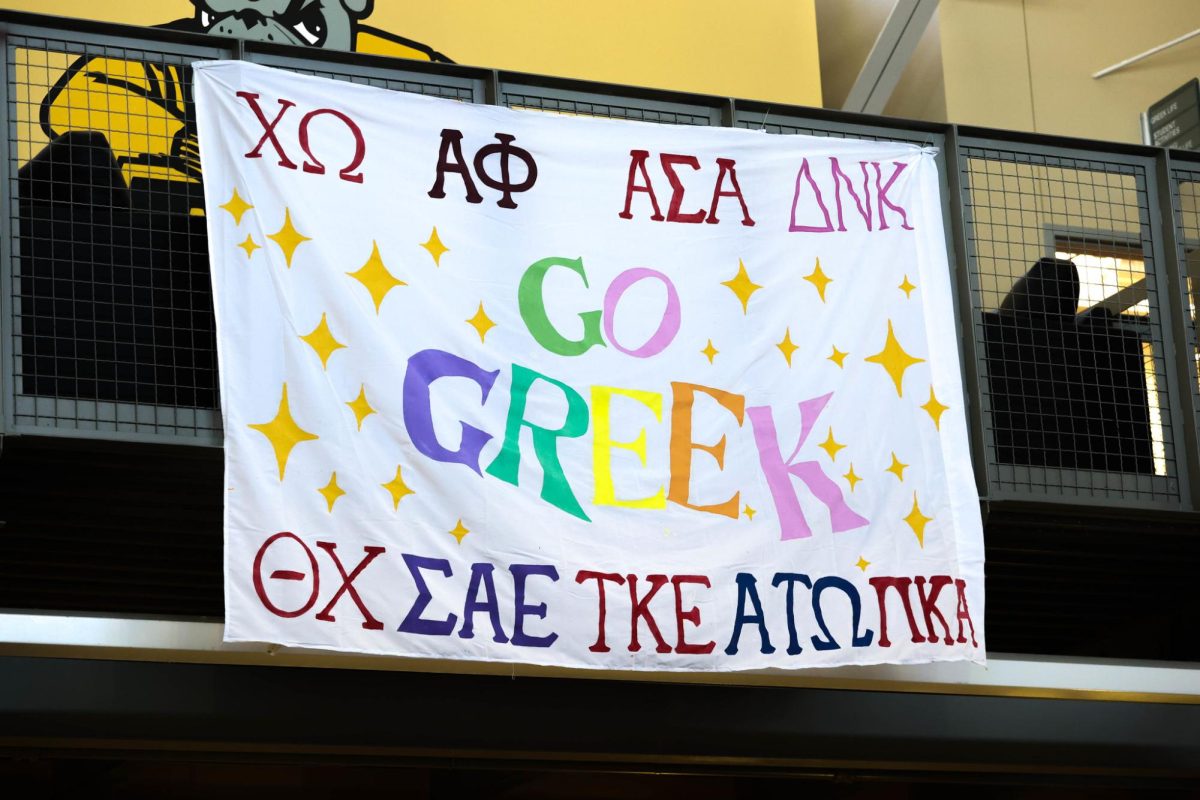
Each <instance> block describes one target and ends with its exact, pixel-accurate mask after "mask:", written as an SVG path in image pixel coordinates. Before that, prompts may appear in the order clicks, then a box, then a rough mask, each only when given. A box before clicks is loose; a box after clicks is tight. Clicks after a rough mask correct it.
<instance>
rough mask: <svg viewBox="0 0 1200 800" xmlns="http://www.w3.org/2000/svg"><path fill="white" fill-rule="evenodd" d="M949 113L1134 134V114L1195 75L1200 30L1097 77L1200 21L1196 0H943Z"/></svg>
mask: <svg viewBox="0 0 1200 800" xmlns="http://www.w3.org/2000/svg"><path fill="white" fill-rule="evenodd" d="M939 16H940V21H941V38H942V60H943V64H944V72H945V85H946V108H947V114H948V116H949V118H950V119H951V120H953V121H955V122H961V123H968V124H977V125H987V126H990V127H998V128H1010V129H1018V130H1032V131H1037V132H1039V133H1049V134H1061V135H1066V136H1080V137H1084V138H1089V139H1105V140H1111V141H1124V142H1140V141H1141V131H1140V128H1139V126H1138V113H1139V112H1142V111H1145V110H1146V108H1147V107H1148V106H1149V105H1150V104H1151V103H1153V102H1154V101H1156V100H1158V99H1160V98H1162V97H1163V96H1165V95H1167V94H1169V93H1170V92H1171V91H1173V90H1174V89H1176V88H1178V87H1179V86H1181V85H1183V84H1184V83H1185V82H1187V81H1188V80H1190V79H1191V78H1194V77H1196V76H1197V75H1200V38H1197V39H1193V40H1191V41H1189V42H1186V43H1184V44H1181V45H1178V46H1176V47H1175V48H1173V49H1171V50H1168V51H1165V52H1163V53H1160V54H1158V55H1155V56H1152V57H1150V58H1149V59H1147V60H1145V61H1142V62H1140V63H1138V64H1136V65H1134V66H1131V67H1128V68H1126V69H1124V70H1122V71H1120V72H1116V73H1114V74H1112V75H1109V76H1107V77H1105V78H1101V79H1099V80H1097V79H1094V78H1092V74H1093V73H1094V72H1097V71H1098V70H1101V69H1103V68H1105V67H1107V66H1110V65H1112V64H1115V63H1117V62H1118V61H1122V60H1124V59H1126V58H1129V57H1130V56H1133V55H1136V54H1138V53H1140V52H1142V51H1144V50H1148V49H1150V48H1151V47H1155V46H1157V45H1160V44H1163V43H1164V42H1167V41H1169V40H1171V39H1174V38H1176V37H1178V36H1182V35H1183V34H1185V33H1188V32H1190V31H1193V30H1195V29H1196V28H1200V2H1197V0H1140V2H1132V1H1131V0H942V2H941V4H940V6H939Z"/></svg>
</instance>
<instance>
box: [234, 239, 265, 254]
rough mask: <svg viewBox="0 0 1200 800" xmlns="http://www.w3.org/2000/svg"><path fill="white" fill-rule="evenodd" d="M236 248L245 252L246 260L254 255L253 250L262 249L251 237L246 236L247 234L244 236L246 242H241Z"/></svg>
mask: <svg viewBox="0 0 1200 800" xmlns="http://www.w3.org/2000/svg"><path fill="white" fill-rule="evenodd" d="M238 247H240V248H242V249H243V250H245V251H246V258H249V257H250V256H252V255H254V251H255V250H258V249H259V248H260V247H262V245H260V244H259V243H258V242H256V241H254V237H253V236H251V235H250V234H248V233H247V234H246V241H244V242H242V243H241V244H239V245H238Z"/></svg>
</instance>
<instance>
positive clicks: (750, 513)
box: [742, 503, 758, 522]
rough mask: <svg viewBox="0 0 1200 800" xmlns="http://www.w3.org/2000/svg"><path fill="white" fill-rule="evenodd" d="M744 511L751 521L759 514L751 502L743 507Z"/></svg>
mask: <svg viewBox="0 0 1200 800" xmlns="http://www.w3.org/2000/svg"><path fill="white" fill-rule="evenodd" d="M742 513H743V514H745V515H746V519H748V520H750V521H751V522H754V515H755V514H757V513H758V512H757V511H755V510H754V509H753V508H751V507H750V504H749V503H747V504H746V507H745V508H743V509H742Z"/></svg>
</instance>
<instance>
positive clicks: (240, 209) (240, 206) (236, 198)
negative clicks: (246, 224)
mask: <svg viewBox="0 0 1200 800" xmlns="http://www.w3.org/2000/svg"><path fill="white" fill-rule="evenodd" d="M221 208H223V209H225V210H226V211H228V212H229V213H230V214H231V215H232V216H233V224H234V225H241V224H242V215H243V214H245V213H246V212H247V211H249V210H250V209H252V208H254V206H252V205H250V204H249V203H247V202H246V201H245V200H243V199H242V196H241V195H240V194H238V190H237V187H236V186H235V187H233V197H231V198H229V202H228V203H226V204H225V205H223V206H221Z"/></svg>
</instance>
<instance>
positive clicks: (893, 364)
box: [865, 319, 925, 397]
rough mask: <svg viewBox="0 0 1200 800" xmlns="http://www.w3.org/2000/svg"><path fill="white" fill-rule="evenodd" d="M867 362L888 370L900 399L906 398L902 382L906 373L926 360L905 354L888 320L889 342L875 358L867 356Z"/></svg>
mask: <svg viewBox="0 0 1200 800" xmlns="http://www.w3.org/2000/svg"><path fill="white" fill-rule="evenodd" d="M865 360H866V361H870V362H872V363H875V364H878V365H879V366H881V367H883V368H884V369H885V370H887V373H888V375H891V376H892V381H893V382H894V383H895V384H896V394H897V395H898V396H899V397H903V396H904V390H903V387H902V385H901V384H902V382H903V380H904V371H905V370H906V369H908V368H909V367H911V366H912V365H913V364H919V363H921V362H922V361H924V360H925V359H923V358H916V357H915V356H910V355H909V354H908V353H906V352H904V348H903V347H901V346H900V342H899V341H898V340H897V339H896V333H895V331H893V330H892V321H891V320H890V319H889V320H888V332H887V340H886V341H885V342H884V345H883V349H882V350H880V351H879V352H878V353H876V354H875V355H873V356H867V358H866V359H865Z"/></svg>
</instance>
